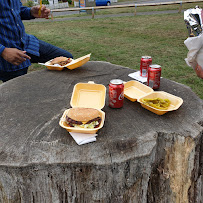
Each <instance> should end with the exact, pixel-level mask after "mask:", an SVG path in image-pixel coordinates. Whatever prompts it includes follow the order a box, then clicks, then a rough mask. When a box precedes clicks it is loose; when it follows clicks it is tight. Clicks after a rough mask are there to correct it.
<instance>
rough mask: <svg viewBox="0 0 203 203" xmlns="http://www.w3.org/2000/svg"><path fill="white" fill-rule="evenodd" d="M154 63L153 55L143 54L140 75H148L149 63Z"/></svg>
mask: <svg viewBox="0 0 203 203" xmlns="http://www.w3.org/2000/svg"><path fill="white" fill-rule="evenodd" d="M151 64H152V57H151V56H142V58H141V60H140V76H142V77H147V73H148V68H149V65H151Z"/></svg>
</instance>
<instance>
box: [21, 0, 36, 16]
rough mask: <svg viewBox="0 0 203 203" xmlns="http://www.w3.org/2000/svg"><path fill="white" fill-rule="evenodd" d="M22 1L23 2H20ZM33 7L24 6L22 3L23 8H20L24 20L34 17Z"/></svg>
mask: <svg viewBox="0 0 203 203" xmlns="http://www.w3.org/2000/svg"><path fill="white" fill-rule="evenodd" d="M20 3H21V2H20ZM30 10H31V8H29V7H26V6H23V5H22V3H21V8H20V11H21V12H20V16H21V19H22V20H30V19H34V17H33V16H32V15H31V13H30Z"/></svg>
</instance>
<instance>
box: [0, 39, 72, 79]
mask: <svg viewBox="0 0 203 203" xmlns="http://www.w3.org/2000/svg"><path fill="white" fill-rule="evenodd" d="M27 54H28V55H29V56H30V57H31V60H30V61H31V63H45V62H47V61H49V60H51V59H53V58H55V57H58V56H65V57H67V58H73V56H72V54H71V53H69V52H68V51H66V50H64V49H61V48H59V47H56V46H54V45H52V44H49V43H47V42H44V41H42V40H39V54H40V56H34V55H32V54H29V53H27ZM27 70H28V67H27V68H24V69H21V70H17V71H11V72H5V71H0V80H2V81H3V82H6V81H8V80H11V79H13V78H15V77H18V76H21V75H24V74H26V73H27Z"/></svg>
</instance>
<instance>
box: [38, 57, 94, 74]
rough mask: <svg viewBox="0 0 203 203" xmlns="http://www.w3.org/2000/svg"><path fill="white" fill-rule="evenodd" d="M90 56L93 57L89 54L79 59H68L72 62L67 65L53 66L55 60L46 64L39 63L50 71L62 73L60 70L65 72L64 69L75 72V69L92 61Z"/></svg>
mask: <svg viewBox="0 0 203 203" xmlns="http://www.w3.org/2000/svg"><path fill="white" fill-rule="evenodd" d="M90 56H91V54H87V55H85V56H82V57H80V58H77V59H72V58H68V60H69V61H70V62H68V63H67V64H65V65H59V64H52V61H53V60H54V59H52V60H50V61H47V62H46V63H39V64H40V65H44V66H46V67H47V69H49V70H59V71H60V70H63V69H64V68H68V69H70V70H73V69H75V68H78V67H80V66H82V65H84V64H85V63H87V62H88V61H89V60H90Z"/></svg>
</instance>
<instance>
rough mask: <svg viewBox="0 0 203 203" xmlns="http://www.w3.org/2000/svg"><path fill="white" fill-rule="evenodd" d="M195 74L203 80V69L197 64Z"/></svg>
mask: <svg viewBox="0 0 203 203" xmlns="http://www.w3.org/2000/svg"><path fill="white" fill-rule="evenodd" d="M195 72H196V74H197V76H198V77H199V78H202V79H203V68H202V67H201V66H200V65H198V64H197V66H196V67H195Z"/></svg>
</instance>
